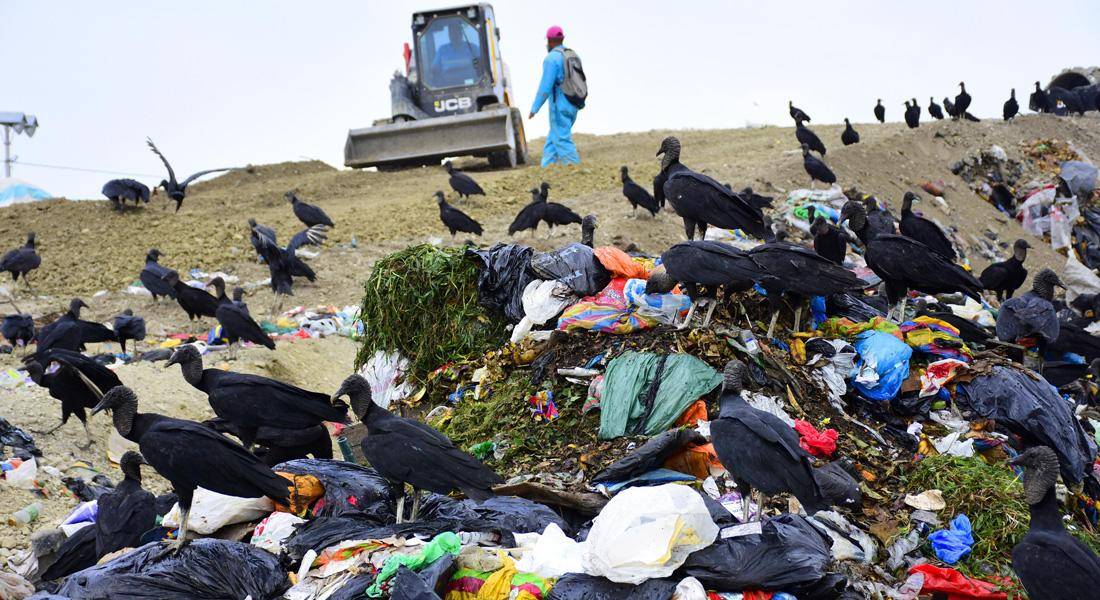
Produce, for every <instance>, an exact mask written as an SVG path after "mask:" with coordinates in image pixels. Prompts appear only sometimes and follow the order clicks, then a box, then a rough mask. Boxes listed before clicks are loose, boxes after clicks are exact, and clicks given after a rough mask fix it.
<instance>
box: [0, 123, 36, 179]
mask: <svg viewBox="0 0 1100 600" xmlns="http://www.w3.org/2000/svg"><path fill="white" fill-rule="evenodd" d="M0 127H3V128H4V177H11V164H12V162H14V161H13V160H12V157H11V133H12V130H13V129H14V130H15V133H16V134H20V133H25V134H27V137H33V136H34V132H35V131H36V130H37V129H38V118H37V117H35V116H34V115H27V114H23V113H19V112H0Z"/></svg>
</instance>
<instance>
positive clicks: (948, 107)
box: [943, 96, 958, 119]
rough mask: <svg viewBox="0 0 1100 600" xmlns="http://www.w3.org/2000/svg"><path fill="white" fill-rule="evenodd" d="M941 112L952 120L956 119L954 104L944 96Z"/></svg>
mask: <svg viewBox="0 0 1100 600" xmlns="http://www.w3.org/2000/svg"><path fill="white" fill-rule="evenodd" d="M943 110H944V112H946V113H947V116H949V117H951V118H952V119H956V118H958V113H957V112H956V111H955V103H954V102H952V101H951V100H950V99H948V98H947V97H946V96H944V98H943Z"/></svg>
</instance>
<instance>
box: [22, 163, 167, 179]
mask: <svg viewBox="0 0 1100 600" xmlns="http://www.w3.org/2000/svg"><path fill="white" fill-rule="evenodd" d="M15 164H17V165H20V166H24V167H39V168H42V169H60V170H62V171H82V172H84V173H101V174H103V175H130V176H133V177H162V176H163V175H164V174H163V173H162V174H160V175H153V174H150V173H127V172H126V171H105V170H103V169H86V168H84V167H65V166H62V165H46V164H42V163H32V162H23V161H18V162H16V163H15Z"/></svg>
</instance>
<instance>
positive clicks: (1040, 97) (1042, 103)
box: [1027, 81, 1054, 113]
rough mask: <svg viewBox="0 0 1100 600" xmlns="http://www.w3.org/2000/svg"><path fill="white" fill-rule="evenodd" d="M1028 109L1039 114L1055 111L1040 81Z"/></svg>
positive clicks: (1029, 101)
mask: <svg viewBox="0 0 1100 600" xmlns="http://www.w3.org/2000/svg"><path fill="white" fill-rule="evenodd" d="M1027 107H1028V108H1030V109H1031V110H1032V112H1037V113H1048V112H1053V111H1054V106H1053V105H1051V102H1050V97H1049V96H1047V93H1046V92H1044V91H1043V88H1042V87H1041V86H1040V84H1039V82H1038V81H1036V82H1035V91H1034V92H1031V97H1030V98H1028V101H1027Z"/></svg>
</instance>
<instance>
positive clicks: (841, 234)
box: [810, 206, 849, 265]
mask: <svg viewBox="0 0 1100 600" xmlns="http://www.w3.org/2000/svg"><path fill="white" fill-rule="evenodd" d="M810 208H811V209H812V208H813V207H812V206H811V207H810ZM810 233H811V234H812V235H813V236H814V250H815V251H816V252H817V253H818V254H820V255H821V256H822V257H823V258H825V259H826V260H828V261H829V262H831V263H833V264H835V265H840V264H843V263H844V257H845V256H847V254H848V241H849V240H848V234H847V233H846V232H845V231H844V230H843V229H841V228H839V227H837V226H835V225H833V224H832V223H830V222H829V220H828V219H826V218H825V217H823V216H821V215H817V216H816V217H813V216H811V218H810Z"/></svg>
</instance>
